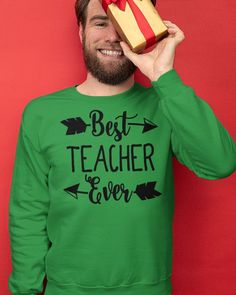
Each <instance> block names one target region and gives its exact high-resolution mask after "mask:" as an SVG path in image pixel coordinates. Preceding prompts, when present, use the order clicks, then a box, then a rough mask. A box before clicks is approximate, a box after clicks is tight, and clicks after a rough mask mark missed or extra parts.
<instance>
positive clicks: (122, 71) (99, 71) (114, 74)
mask: <svg viewBox="0 0 236 295" xmlns="http://www.w3.org/2000/svg"><path fill="white" fill-rule="evenodd" d="M82 46H83V58H84V62H85V65H86V68H87V70H88V71H89V72H90V73H91V74H92V76H94V77H95V78H96V79H97V80H98V81H100V82H102V83H104V84H109V85H117V84H120V83H122V82H124V81H126V80H127V79H128V78H129V77H130V76H131V75H132V74H133V73H134V72H135V70H136V68H137V66H135V65H134V64H133V63H132V62H131V61H130V60H129V59H128V58H127V57H125V56H123V58H122V59H121V60H118V59H117V60H114V61H112V60H109V61H108V60H107V61H106V58H105V57H104V60H102V58H101V59H99V57H98V56H97V54H99V53H98V51H97V50H96V51H94V52H90V51H89V49H88V47H87V44H86V36H85V34H82ZM108 47H109V48H115V47H114V46H113V45H112V44H109V45H108ZM116 48H117V47H116ZM94 50H95V49H94ZM121 50H122V49H121Z"/></svg>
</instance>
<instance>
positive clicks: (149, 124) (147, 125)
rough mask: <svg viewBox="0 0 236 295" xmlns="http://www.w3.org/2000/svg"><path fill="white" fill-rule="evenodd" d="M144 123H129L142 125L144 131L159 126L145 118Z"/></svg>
mask: <svg viewBox="0 0 236 295" xmlns="http://www.w3.org/2000/svg"><path fill="white" fill-rule="evenodd" d="M143 122H144V123H128V124H129V125H140V126H143V131H142V133H145V132H147V131H150V130H152V129H154V128H156V127H158V126H157V125H156V124H154V123H153V122H151V121H150V120H148V119H146V118H144V119H143Z"/></svg>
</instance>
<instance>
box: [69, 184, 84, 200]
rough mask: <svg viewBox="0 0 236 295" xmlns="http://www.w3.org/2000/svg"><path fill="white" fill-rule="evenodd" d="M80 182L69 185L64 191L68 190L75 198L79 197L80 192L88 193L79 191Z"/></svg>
mask: <svg viewBox="0 0 236 295" xmlns="http://www.w3.org/2000/svg"><path fill="white" fill-rule="evenodd" d="M79 185H80V184H79V183H78V184H75V185H72V186H69V187H67V188H65V189H64V191H66V192H67V193H68V194H70V195H71V196H72V197H73V198H75V199H78V194H88V192H85V191H79V190H78V188H79Z"/></svg>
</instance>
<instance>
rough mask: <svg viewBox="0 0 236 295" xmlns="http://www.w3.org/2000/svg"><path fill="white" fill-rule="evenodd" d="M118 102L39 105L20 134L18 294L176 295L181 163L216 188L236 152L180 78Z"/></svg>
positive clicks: (14, 279)
mask: <svg viewBox="0 0 236 295" xmlns="http://www.w3.org/2000/svg"><path fill="white" fill-rule="evenodd" d="M151 84H152V85H151V86H152V87H145V86H143V85H141V84H139V83H138V82H135V84H134V85H133V86H132V87H131V88H130V89H129V90H127V91H125V92H123V93H120V94H116V95H112V96H95V97H93V96H89V95H85V94H82V93H79V92H78V90H77V89H76V86H77V85H73V86H71V87H67V88H64V89H62V90H60V91H57V92H53V93H50V94H47V95H45V96H40V97H37V98H35V99H33V100H31V101H30V102H29V103H28V104H27V105H26V107H25V109H24V111H23V115H22V122H21V126H20V128H19V137H18V143H17V148H16V158H15V164H14V173H13V178H12V186H11V196H10V203H9V232H10V240H11V254H12V265H13V270H12V272H11V274H10V277H9V289H10V291H11V293H12V294H15V295H16V294H17V295H19V294H24V295H27V294H28V295H33V294H34V295H35V294H38V293H40V292H42V290H43V280H44V277H45V275H46V276H47V286H46V291H45V294H46V295H105V294H107V295H144V294H145V295H170V294H171V290H172V286H171V275H172V222H173V213H174V186H173V170H172V161H173V157H176V158H177V159H178V161H179V162H180V163H181V164H183V165H185V166H187V167H188V168H189V169H190V170H191V171H192V172H193V173H194V174H196V175H197V176H198V177H201V178H205V179H209V180H214V179H219V178H223V177H227V176H229V175H230V174H232V173H233V172H234V171H235V170H236V143H235V142H234V140H233V139H232V137H231V136H230V134H229V133H228V132H227V130H226V129H225V128H224V127H223V126H222V124H221V122H220V121H219V120H218V119H217V117H216V116H215V115H214V112H213V110H212V109H211V107H210V106H209V104H208V103H206V102H205V101H204V100H202V99H201V98H200V97H198V96H197V95H196V94H195V92H194V90H193V89H192V88H191V87H190V86H187V85H185V84H184V83H183V81H182V79H181V78H180V76H179V75H178V73H177V71H176V70H175V69H172V70H170V71H168V72H166V73H165V74H163V75H162V76H161V77H160V78H159V79H158V80H157V81H153V82H151Z"/></svg>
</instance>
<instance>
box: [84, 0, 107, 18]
mask: <svg viewBox="0 0 236 295" xmlns="http://www.w3.org/2000/svg"><path fill="white" fill-rule="evenodd" d="M101 2H102V1H101V0H90V1H89V4H88V19H90V18H91V17H93V16H95V15H101V16H104V17H105V16H107V15H106V12H105V11H104V9H103V7H102V3H101Z"/></svg>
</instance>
